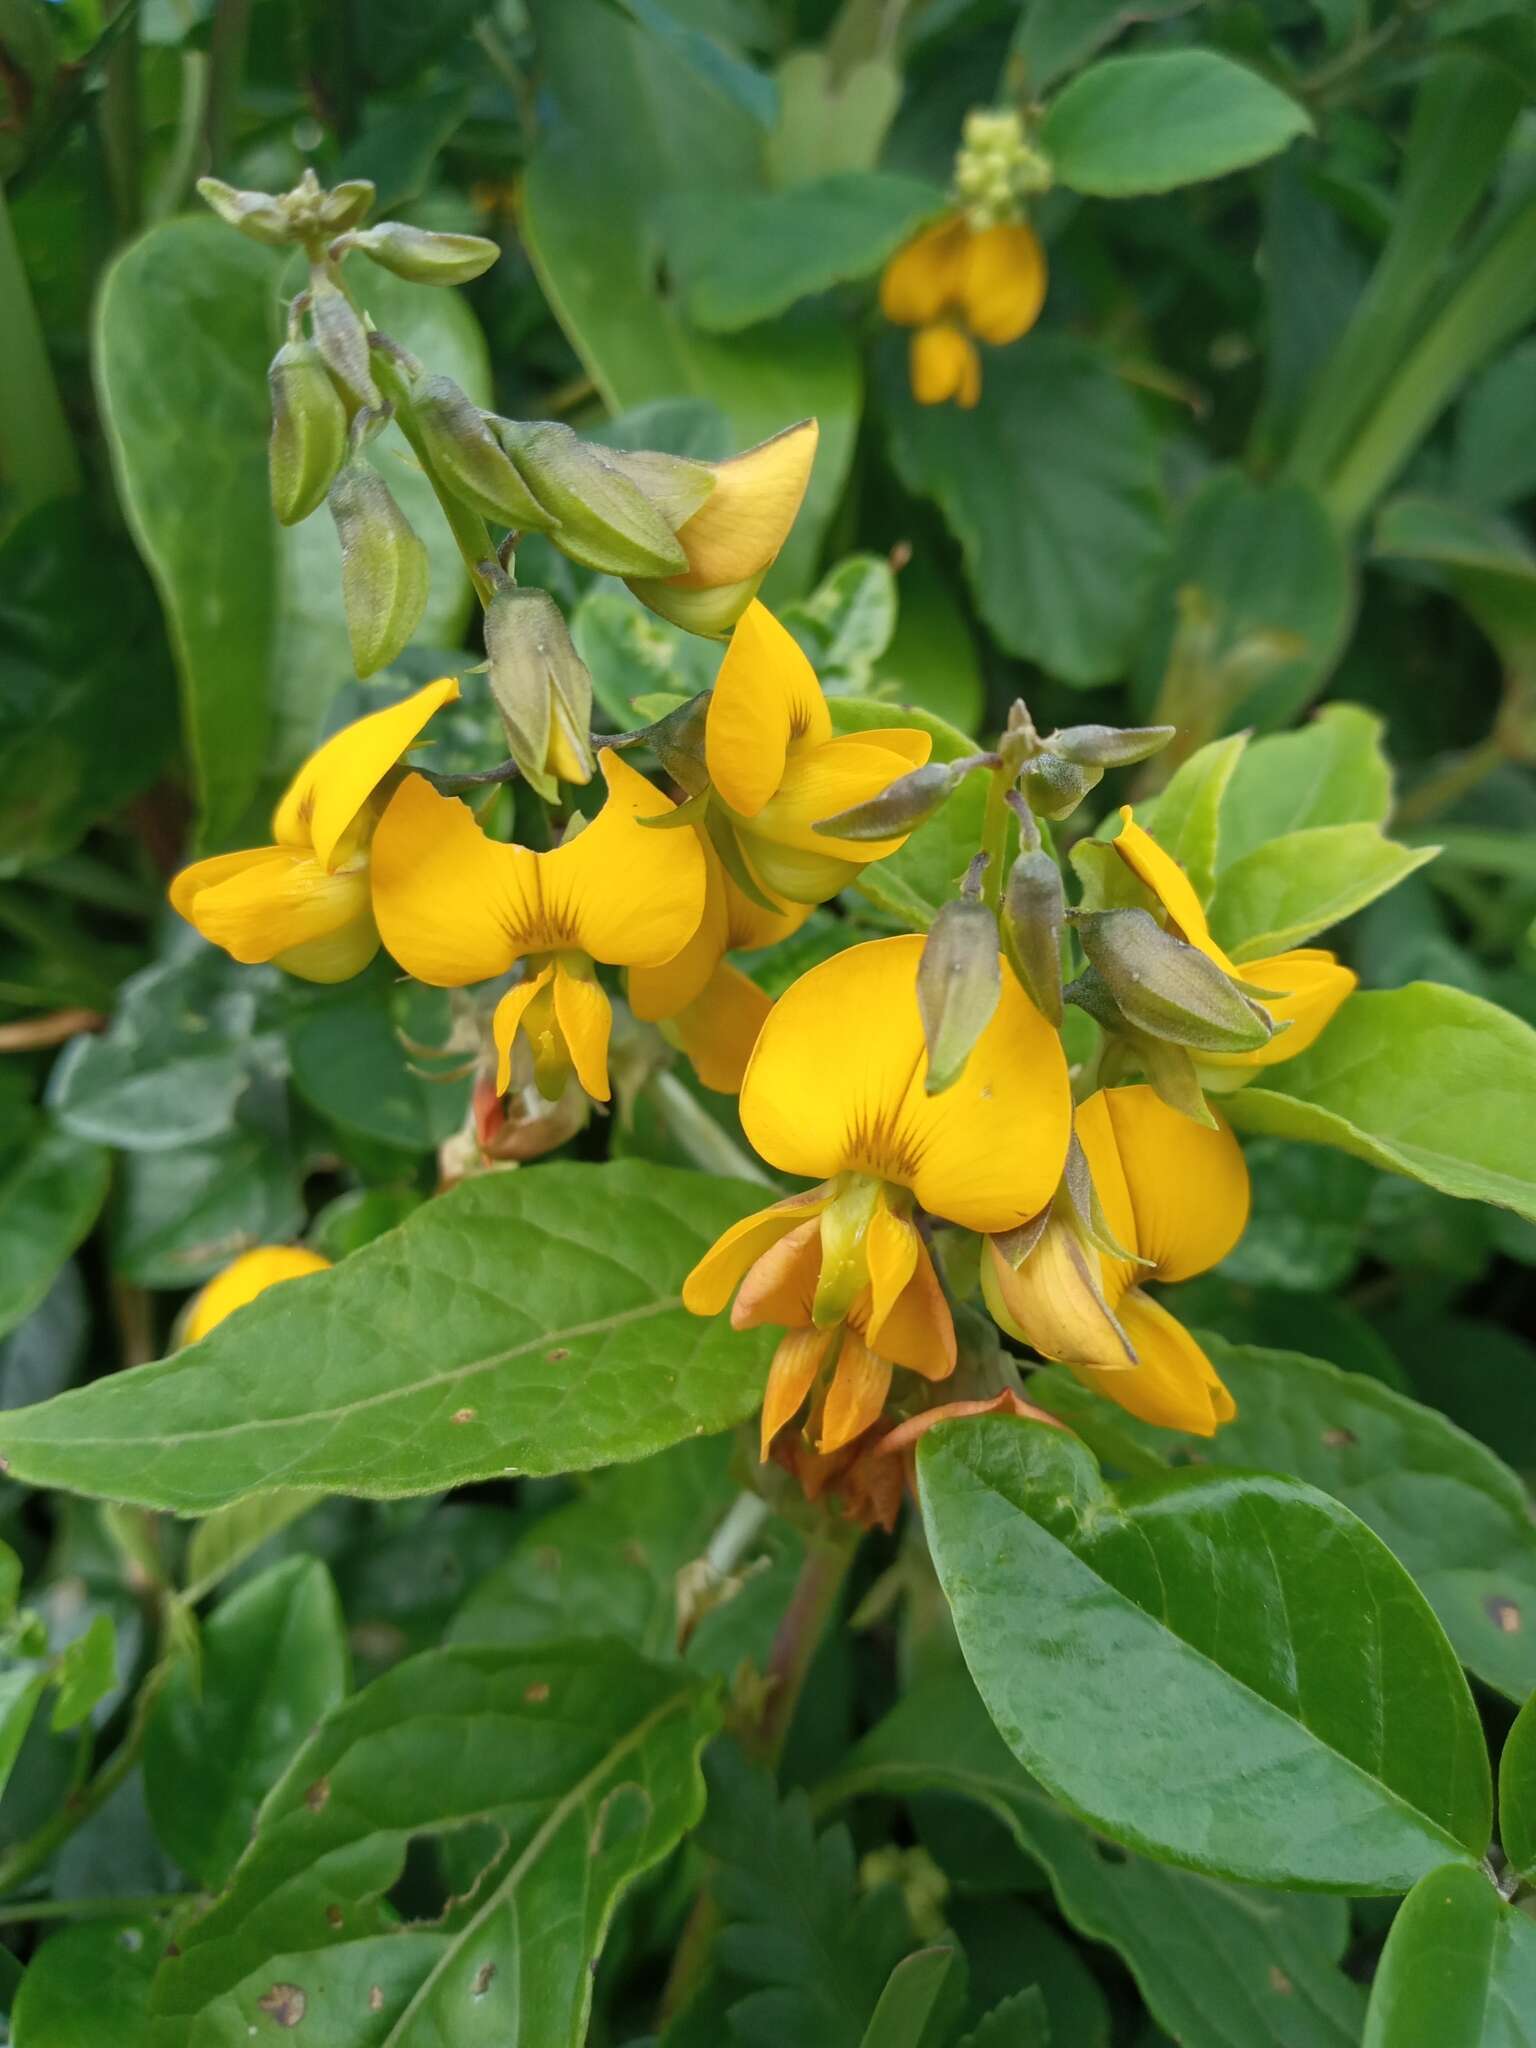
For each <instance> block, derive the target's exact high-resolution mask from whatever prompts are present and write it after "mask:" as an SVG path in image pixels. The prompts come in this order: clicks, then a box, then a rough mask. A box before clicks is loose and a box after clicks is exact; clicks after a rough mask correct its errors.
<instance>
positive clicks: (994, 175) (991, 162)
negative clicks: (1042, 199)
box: [954, 107, 1052, 234]
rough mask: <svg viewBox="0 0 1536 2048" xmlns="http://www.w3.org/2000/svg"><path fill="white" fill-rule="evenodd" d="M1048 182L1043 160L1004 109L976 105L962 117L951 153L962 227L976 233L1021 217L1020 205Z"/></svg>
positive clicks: (1013, 116) (1047, 186) (1019, 124)
mask: <svg viewBox="0 0 1536 2048" xmlns="http://www.w3.org/2000/svg"><path fill="white" fill-rule="evenodd" d="M1051 184H1052V173H1051V166H1050V162H1049V160H1048V159H1047V158H1046V157H1045V156H1044V155H1042V154H1041V152H1040V151H1039V150H1038V149H1036V148H1035V147H1034V146H1033V144H1032V143H1030V142H1029V141H1028V139H1027V138H1026V136H1025V133H1024V123H1023V121H1022V119H1021V118H1020V116H1019V115H1018V114H1017V113H1015V112H1014V111H1013V109H1012V108H1010V107H1001V108H997V109H995V110H994V109H988V108H985V107H976V108H974V109H973V110H972V111H971V112H970V113H969V114H967V115H966V117H965V126H964V128H963V129H962V130H961V143H960V147H959V149H958V150H957V151H956V153H955V170H954V193H955V201H956V204H957V205H959V206H960V207H961V208H962V209H963V210H964V213H965V218H966V223H967V225H968V226H969V227H970V228H971V229H972V230H973V231H974V232H976V233H978V234H980V233H981V232H982V231H983V230H984V229H986V228H995V227H1003V226H1005V225H1006V224H1008V223H1009V222H1012V221H1017V220H1019V219H1021V218H1022V214H1023V202H1024V201H1025V200H1026V199H1030V198H1033V197H1034V196H1035V195H1036V194H1038V193H1041V192H1048V191H1049V190H1050V188H1051Z"/></svg>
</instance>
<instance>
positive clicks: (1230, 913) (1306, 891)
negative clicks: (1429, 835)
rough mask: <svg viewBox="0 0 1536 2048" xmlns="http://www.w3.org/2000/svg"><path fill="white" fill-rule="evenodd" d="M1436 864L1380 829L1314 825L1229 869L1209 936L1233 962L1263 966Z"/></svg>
mask: <svg viewBox="0 0 1536 2048" xmlns="http://www.w3.org/2000/svg"><path fill="white" fill-rule="evenodd" d="M1434 857H1435V849H1434V848H1433V847H1432V846H1399V845H1398V844H1397V843H1396V842H1395V841H1394V840H1391V839H1384V838H1383V837H1382V834H1381V828H1380V827H1379V826H1377V825H1313V826H1310V827H1308V829H1307V830H1306V831H1303V832H1287V833H1286V834H1285V835H1284V837H1283V838H1279V839H1271V840H1270V841H1269V842H1268V843H1267V844H1266V845H1263V846H1256V847H1254V848H1253V850H1252V851H1251V852H1249V853H1245V854H1243V855H1241V856H1240V857H1239V858H1238V859H1237V860H1235V861H1233V862H1232V863H1231V865H1230V866H1225V865H1224V866H1223V867H1222V869H1221V872H1220V874H1219V875H1218V876H1217V879H1216V893H1215V895H1214V896H1213V897H1212V898H1211V903H1210V915H1211V929H1212V931H1213V932H1214V933H1215V935H1216V937H1217V939H1218V940H1219V941H1220V942H1221V944H1222V945H1224V946H1225V947H1226V948H1227V949H1228V951H1229V952H1230V953H1231V954H1232V957H1233V959H1234V960H1238V961H1244V960H1262V959H1265V958H1267V957H1268V955H1270V954H1271V953H1283V952H1285V951H1286V950H1287V949H1288V948H1290V947H1292V946H1299V945H1302V944H1304V943H1305V942H1306V941H1307V940H1308V939H1311V938H1315V937H1316V936H1317V934H1318V933H1319V932H1324V931H1327V930H1328V928H1329V927H1330V926H1331V925H1336V924H1341V923H1342V922H1343V920H1344V919H1345V918H1346V917H1351V916H1353V915H1354V913H1355V912H1356V911H1357V910H1362V909H1363V908H1364V907H1365V905H1366V904H1367V903H1370V902H1373V901H1374V900H1375V898H1376V897H1378V896H1384V895H1385V894H1386V892H1387V891H1388V890H1389V889H1392V888H1395V887H1396V886H1397V884H1398V883H1399V882H1400V881H1402V880H1403V879H1404V877H1405V876H1407V875H1411V874H1412V873H1413V871H1414V869H1415V868H1419V867H1422V866H1423V865H1424V863H1425V862H1426V861H1428V860H1433V859H1434Z"/></svg>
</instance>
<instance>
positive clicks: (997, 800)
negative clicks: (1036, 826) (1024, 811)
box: [981, 768, 1015, 910]
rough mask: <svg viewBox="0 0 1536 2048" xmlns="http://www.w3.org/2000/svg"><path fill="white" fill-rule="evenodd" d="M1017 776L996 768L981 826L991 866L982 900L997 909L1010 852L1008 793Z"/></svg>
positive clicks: (984, 879) (984, 876) (984, 878)
mask: <svg viewBox="0 0 1536 2048" xmlns="http://www.w3.org/2000/svg"><path fill="white" fill-rule="evenodd" d="M1014 780H1015V778H1014V776H1013V775H1012V774H1010V772H1009V771H1008V769H1007V768H994V769H993V770H992V775H991V779H990V780H989V782H988V783H987V808H986V811H985V814H984V815H983V818H982V825H981V850H982V852H983V853H984V854H985V855H986V856H987V865H986V868H985V870H984V871H983V873H982V877H981V900H982V902H983V903H985V904H986V906H987V908H988V909H989V910H996V909H997V906H998V905H999V904H1000V903H1001V902H1002V900H1003V864H1004V860H1005V858H1006V855H1007V852H1008V792H1009V790H1010V789H1011V788H1012V787H1013V784H1014Z"/></svg>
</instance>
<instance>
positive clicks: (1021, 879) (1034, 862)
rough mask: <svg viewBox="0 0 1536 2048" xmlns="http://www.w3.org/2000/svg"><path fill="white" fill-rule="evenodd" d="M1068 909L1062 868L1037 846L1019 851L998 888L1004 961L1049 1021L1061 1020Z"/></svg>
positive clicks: (1058, 1021)
mask: <svg viewBox="0 0 1536 2048" xmlns="http://www.w3.org/2000/svg"><path fill="white" fill-rule="evenodd" d="M1066 914H1067V905H1066V898H1065V896H1064V895H1063V893H1062V887H1061V870H1060V869H1059V868H1058V867H1057V865H1056V863H1055V861H1053V860H1052V859H1051V856H1050V855H1049V854H1048V853H1046V852H1045V851H1044V850H1043V849H1042V848H1039V847H1037V848H1035V850H1034V851H1033V852H1028V853H1021V854H1020V855H1019V857H1018V859H1017V860H1016V861H1015V862H1014V864H1013V868H1012V870H1011V872H1010V873H1009V876H1008V883H1007V886H1006V888H1005V889H1004V891H1003V917H1002V925H1003V943H1004V946H1005V947H1006V948H1007V952H1008V964H1009V965H1010V966H1011V967H1012V969H1013V971H1014V973H1015V974H1016V975H1017V976H1018V979H1019V981H1020V983H1021V984H1022V986H1023V988H1024V990H1025V993H1026V994H1027V995H1028V996H1029V998H1030V1000H1031V1002H1033V1004H1034V1006H1035V1008H1036V1009H1037V1010H1038V1011H1039V1012H1040V1014H1041V1016H1042V1017H1044V1018H1045V1019H1046V1020H1047V1021H1048V1022H1049V1023H1052V1024H1055V1025H1057V1026H1058V1027H1059V1026H1060V1023H1061V927H1062V925H1063V923H1064V922H1065V919H1066Z"/></svg>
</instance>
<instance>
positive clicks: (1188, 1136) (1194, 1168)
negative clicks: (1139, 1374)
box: [1077, 1087, 1248, 1280]
mask: <svg viewBox="0 0 1536 2048" xmlns="http://www.w3.org/2000/svg"><path fill="white" fill-rule="evenodd" d="M1077 1133H1078V1137H1079V1138H1080V1139H1081V1141H1082V1146H1083V1150H1084V1152H1085V1153H1086V1154H1087V1156H1088V1165H1089V1168H1090V1170H1091V1171H1092V1172H1093V1175H1094V1184H1095V1186H1097V1185H1098V1179H1099V1166H1098V1162H1099V1161H1100V1160H1101V1159H1102V1158H1103V1156H1104V1153H1105V1149H1106V1146H1107V1145H1112V1146H1113V1149H1114V1151H1115V1154H1116V1155H1117V1157H1118V1159H1119V1162H1120V1170H1121V1172H1122V1173H1123V1174H1124V1176H1125V1185H1126V1190H1127V1193H1128V1195H1129V1198H1130V1206H1131V1211H1132V1214H1133V1217H1134V1223H1133V1227H1132V1235H1131V1236H1130V1237H1129V1238H1123V1237H1122V1238H1121V1239H1120V1242H1121V1243H1122V1244H1124V1245H1125V1246H1126V1248H1127V1249H1128V1250H1132V1249H1134V1250H1135V1251H1136V1252H1137V1253H1138V1254H1139V1256H1140V1257H1142V1258H1144V1259H1150V1260H1151V1261H1152V1263H1153V1268H1154V1271H1155V1273H1156V1277H1157V1278H1158V1279H1159V1280H1188V1279H1190V1278H1192V1277H1193V1275H1194V1274H1196V1273H1204V1272H1206V1271H1207V1270H1208V1268H1210V1267H1211V1266H1214V1265H1216V1264H1217V1263H1218V1262H1219V1261H1220V1260H1222V1259H1224V1258H1225V1257H1226V1255H1227V1253H1228V1252H1229V1251H1231V1249H1232V1247H1233V1246H1234V1245H1235V1244H1236V1243H1237V1241H1238V1239H1239V1238H1240V1237H1241V1236H1242V1234H1243V1231H1244V1230H1245V1229H1246V1228H1247V1224H1248V1166H1247V1162H1246V1161H1245V1160H1244V1158H1243V1152H1242V1147H1241V1146H1240V1145H1239V1144H1238V1142H1237V1140H1236V1138H1235V1137H1233V1135H1232V1132H1231V1129H1230V1127H1229V1126H1228V1125H1227V1124H1225V1123H1223V1122H1221V1121H1220V1120H1219V1119H1218V1121H1217V1124H1216V1127H1215V1129H1214V1130H1212V1129H1210V1128H1208V1127H1207V1126H1206V1125H1204V1124H1197V1123H1196V1122H1195V1121H1194V1120H1193V1118H1191V1117H1187V1116H1181V1115H1180V1113H1179V1112H1178V1110H1176V1109H1170V1108H1169V1106H1168V1104H1167V1103H1166V1102H1164V1101H1163V1100H1162V1098H1161V1097H1160V1096H1158V1095H1157V1094H1156V1093H1154V1091H1153V1090H1152V1089H1151V1088H1147V1087H1135V1088H1102V1089H1100V1090H1099V1092H1098V1094H1096V1095H1091V1096H1090V1097H1089V1098H1088V1100H1087V1101H1086V1102H1085V1103H1083V1105H1082V1106H1081V1108H1080V1109H1079V1110H1078V1112H1077ZM1107 1177H1108V1176H1106V1178H1107ZM1100 1200H1101V1201H1102V1200H1103V1197H1102V1195H1101V1196H1100ZM1106 1218H1107V1220H1109V1222H1110V1227H1111V1229H1114V1227H1115V1226H1114V1219H1113V1218H1112V1217H1111V1216H1110V1215H1109V1212H1108V1210H1107V1209H1106ZM1117 1235H1118V1233H1117Z"/></svg>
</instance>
